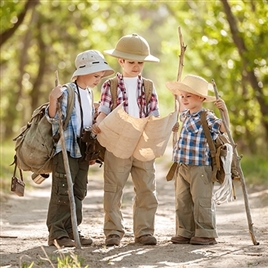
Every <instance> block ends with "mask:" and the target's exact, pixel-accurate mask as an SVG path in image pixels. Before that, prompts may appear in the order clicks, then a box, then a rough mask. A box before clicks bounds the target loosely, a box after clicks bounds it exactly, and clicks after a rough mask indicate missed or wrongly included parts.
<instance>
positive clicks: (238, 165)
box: [211, 80, 259, 245]
mask: <svg viewBox="0 0 268 268" xmlns="http://www.w3.org/2000/svg"><path fill="white" fill-rule="evenodd" d="M211 83H212V85H213V89H214V92H215V96H216V99H218V98H219V93H218V89H217V86H216V83H215V81H214V80H212V81H211ZM227 112H228V111H227ZM220 113H221V118H222V121H223V124H224V126H225V129H226V133H227V135H228V138H229V140H230V142H231V144H232V147H233V152H234V157H235V159H234V160H235V162H236V163H235V164H236V167H237V168H238V172H239V175H240V181H241V184H242V190H243V195H244V203H245V209H246V213H247V219H248V228H249V234H250V236H251V240H252V242H253V244H254V245H259V242H257V241H256V238H255V235H254V231H253V222H252V219H251V214H250V209H249V202H248V193H247V188H246V182H245V178H244V174H243V171H242V168H241V165H240V160H241V157H240V156H239V155H238V153H237V150H236V144H235V143H234V140H233V138H232V135H231V132H230V129H229V127H228V124H227V122H226V118H225V116H224V114H223V111H222V110H220Z"/></svg>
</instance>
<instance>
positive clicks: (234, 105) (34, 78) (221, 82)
mask: <svg viewBox="0 0 268 268" xmlns="http://www.w3.org/2000/svg"><path fill="white" fill-rule="evenodd" d="M0 5H1V10H0V17H1V29H0V30H1V33H0V50H1V57H0V71H1V84H0V86H1V114H0V118H1V129H0V130H1V142H5V141H6V140H12V138H14V137H15V136H16V135H17V134H18V133H19V129H20V128H21V126H23V125H25V124H26V122H27V121H28V120H29V118H30V116H31V114H32V112H33V110H34V109H35V108H36V107H38V106H39V105H40V104H42V103H44V102H47V101H48V95H49V92H50V91H51V89H52V88H53V86H54V73H55V71H56V70H58V71H59V75H60V81H61V82H62V83H65V82H68V81H69V80H70V77H71V75H72V73H73V71H74V60H75V57H76V55H77V54H78V53H79V52H81V51H83V50H87V49H97V50H100V51H101V52H103V50H105V49H112V48H114V47H115V45H116V42H117V41H118V39H119V38H120V37H122V36H123V35H126V34H131V33H138V34H140V35H141V36H143V37H144V38H145V39H147V41H148V42H149V44H150V48H151V53H152V54H153V55H154V56H156V57H158V58H159V59H160V63H146V64H145V68H144V72H143V75H144V76H145V77H147V78H150V79H152V80H154V82H155V85H156V88H157V91H158V95H159V99H160V108H161V115H162V116H165V115H167V114H168V113H170V112H172V111H173V110H174V97H173V96H172V94H171V93H170V92H169V91H168V90H167V89H166V87H165V82H166V81H172V80H176V78H177V72H178V62H179V54H180V43H179V36H178V27H180V28H181V32H182V35H183V39H184V43H185V45H187V49H186V52H185V57H184V69H183V73H182V78H183V77H184V76H185V75H186V74H188V73H191V74H197V75H200V76H203V77H204V78H206V79H207V80H208V81H211V80H212V79H214V80H215V82H216V84H217V87H218V90H219V93H220V95H221V97H222V98H223V99H224V100H225V102H226V104H227V107H228V110H229V114H230V119H231V125H232V128H231V130H232V134H233V138H234V140H235V141H236V142H237V144H238V151H239V152H241V153H243V154H248V155H250V156H255V155H262V156H263V157H264V159H267V158H266V156H267V149H268V144H267V143H268V142H267V141H268V66H267V61H268V19H267V18H268V2H267V0H217V1H213V0H210V1H209V0H207V1H198V0H181V1H157V0H150V1H149V0H148V1H89V0H80V1H75V0H49V1H48V0H39V1H38V0H27V1H22V0H13V1H12V0H1V4H0ZM105 57H106V60H107V61H108V62H109V64H110V65H111V66H112V67H113V68H114V69H115V70H116V71H120V68H119V65H118V63H117V61H116V59H115V58H112V57H109V56H105ZM95 91H96V94H95V100H97V99H98V97H99V93H100V86H98V87H97V88H95ZM208 108H212V107H208ZM215 112H216V113H217V111H215ZM266 164H267V162H266Z"/></svg>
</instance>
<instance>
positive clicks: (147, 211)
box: [104, 151, 158, 238]
mask: <svg viewBox="0 0 268 268" xmlns="http://www.w3.org/2000/svg"><path fill="white" fill-rule="evenodd" d="M129 174H131V176H132V181H133V184H134V191H135V194H136V196H135V200H134V204H133V232H134V235H135V237H140V236H142V235H145V234H151V235H153V233H154V221H155V213H156V209H157V205H158V202H157V198H156V184H155V167H154V160H152V161H148V162H142V161H139V160H137V159H135V158H133V157H130V158H128V159H121V158H118V157H116V156H114V155H113V154H112V153H110V152H108V151H106V153H105V161H104V212H105V219H104V234H105V235H106V237H107V236H108V235H110V234H118V235H119V236H120V237H121V238H122V237H123V236H124V234H125V230H124V226H123V216H122V213H121V210H120V209H121V202H122V197H123V189H124V187H125V184H126V182H127V179H128V177H129Z"/></svg>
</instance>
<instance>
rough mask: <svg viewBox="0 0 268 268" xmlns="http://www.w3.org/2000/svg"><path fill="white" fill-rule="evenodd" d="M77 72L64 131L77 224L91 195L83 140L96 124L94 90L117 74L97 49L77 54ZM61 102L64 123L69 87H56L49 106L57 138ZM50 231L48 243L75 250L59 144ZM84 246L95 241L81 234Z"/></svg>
mask: <svg viewBox="0 0 268 268" xmlns="http://www.w3.org/2000/svg"><path fill="white" fill-rule="evenodd" d="M75 67H76V70H75V72H74V73H73V75H72V82H71V83H69V84H68V86H69V88H71V89H70V90H74V92H75V94H74V95H75V99H74V108H73V111H72V113H71V117H70V120H69V122H68V124H67V127H66V129H65V130H64V137H65V146H66V150H67V152H68V162H69V167H70V172H71V176H72V180H73V192H74V198H75V203H76V217H77V224H78V225H80V224H81V222H82V201H83V199H84V198H85V197H86V194H87V181H88V179H87V173H88V168H89V165H90V164H93V163H94V162H92V163H90V162H88V161H86V160H85V147H86V144H85V143H84V142H83V141H82V140H81V133H82V130H83V129H84V128H86V127H91V126H92V124H93V117H94V107H93V91H92V88H93V87H95V86H96V85H97V84H98V83H99V82H100V81H101V79H102V78H103V77H106V76H109V75H111V74H113V73H114V71H113V70H112V68H111V67H110V66H109V65H108V64H107V62H106V61H105V59H104V57H103V55H102V54H101V53H100V52H99V51H97V50H87V51H84V52H82V53H80V54H78V55H77V57H76V60H75ZM59 98H61V100H60V106H61V107H60V109H61V111H62V115H63V118H62V120H63V121H64V120H65V118H66V111H67V101H68V90H67V86H66V85H63V86H62V85H58V86H56V87H55V88H54V89H53V90H52V91H51V93H50V95H49V107H48V109H47V111H46V117H47V119H48V121H49V122H51V124H52V131H53V135H56V134H58V133H59V120H58V115H57V102H58V101H59ZM47 227H48V231H49V237H48V244H49V245H56V243H55V241H56V242H57V244H58V245H59V246H61V247H74V246H75V242H74V240H73V238H74V237H73V230H72V221H71V211H70V204H69V197H68V184H67V179H66V172H65V169H64V162H63V156H62V148H61V144H60V142H57V143H56V148H55V155H54V160H53V172H52V187H51V198H50V203H49V208H48V214H47ZM79 236H80V241H81V245H82V246H86V245H91V244H92V239H91V238H85V237H84V236H82V234H80V233H79Z"/></svg>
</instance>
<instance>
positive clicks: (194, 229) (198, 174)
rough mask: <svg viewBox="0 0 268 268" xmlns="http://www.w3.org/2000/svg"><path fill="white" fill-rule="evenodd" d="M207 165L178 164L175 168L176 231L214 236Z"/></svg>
mask: <svg viewBox="0 0 268 268" xmlns="http://www.w3.org/2000/svg"><path fill="white" fill-rule="evenodd" d="M211 174H212V169H211V166H190V165H184V164H182V165H179V167H178V169H177V172H176V180H175V189H176V197H175V198H176V229H177V230H176V235H180V236H183V237H187V238H191V237H193V236H197V237H214V238H215V237H217V231H216V219H215V208H214V203H213V202H212V193H213V186H214V184H213V182H212V181H211Z"/></svg>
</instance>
